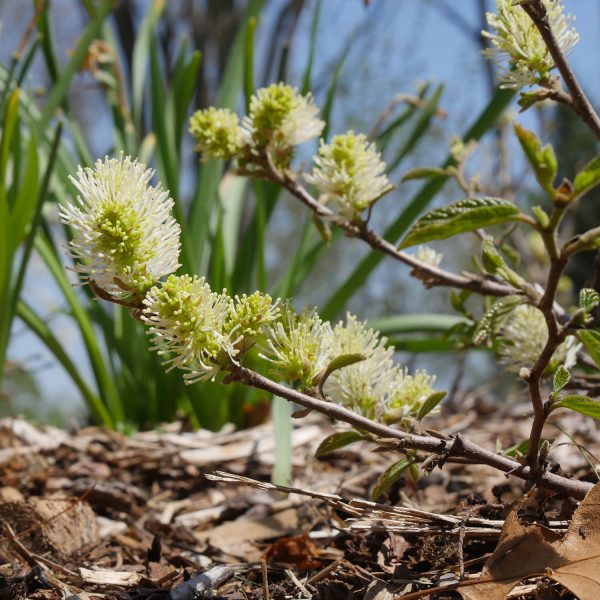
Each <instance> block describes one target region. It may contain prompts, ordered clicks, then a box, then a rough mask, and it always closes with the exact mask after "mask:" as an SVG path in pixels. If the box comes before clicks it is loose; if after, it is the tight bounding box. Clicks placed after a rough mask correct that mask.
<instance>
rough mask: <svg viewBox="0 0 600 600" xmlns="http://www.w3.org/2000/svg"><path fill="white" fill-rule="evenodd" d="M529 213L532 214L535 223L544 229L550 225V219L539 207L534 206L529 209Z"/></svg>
mask: <svg viewBox="0 0 600 600" xmlns="http://www.w3.org/2000/svg"><path fill="white" fill-rule="evenodd" d="M531 212H533V214H534V216H535V219H536V221H537V222H538V223H539V224H540V225H541V226H542V227H543V228H544V229H546V227H548V225H550V217H549V216H548V213H547V212H546V211H545V210H544V209H543V208H542V207H541V206H534V207H533V208H532V209H531Z"/></svg>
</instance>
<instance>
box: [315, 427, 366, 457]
mask: <svg viewBox="0 0 600 600" xmlns="http://www.w3.org/2000/svg"><path fill="white" fill-rule="evenodd" d="M362 439H364V438H363V436H362V435H361V434H360V433H358V431H340V432H339V433H334V434H332V435H329V436H327V437H326V438H325V439H324V440H323V441H322V442H321V443H320V444H319V447H318V448H317V451H316V452H315V456H316V457H317V458H319V457H321V456H325V454H329V453H330V452H333V451H334V450H339V449H340V448H344V447H345V446H349V445H350V444H354V443H355V442H360V441H361V440H362Z"/></svg>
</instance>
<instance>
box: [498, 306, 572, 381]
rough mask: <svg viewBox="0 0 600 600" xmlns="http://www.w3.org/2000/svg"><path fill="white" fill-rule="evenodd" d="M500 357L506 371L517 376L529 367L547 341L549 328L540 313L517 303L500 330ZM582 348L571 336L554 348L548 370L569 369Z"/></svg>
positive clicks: (534, 308) (533, 307) (533, 308)
mask: <svg viewBox="0 0 600 600" xmlns="http://www.w3.org/2000/svg"><path fill="white" fill-rule="evenodd" d="M500 333H501V338H500V347H499V350H498V352H499V355H500V359H501V360H502V361H503V362H505V363H506V364H507V368H508V370H509V371H512V372H514V373H519V371H520V370H521V369H522V368H523V367H527V368H531V367H532V366H533V365H534V364H535V362H536V361H537V359H538V358H539V356H540V354H541V353H542V350H543V349H544V346H545V345H546V342H547V341H548V326H547V325H546V319H545V318H544V315H543V314H542V312H541V311H540V310H539V309H537V308H536V307H535V306H531V305H530V304H520V305H519V306H517V307H516V308H515V309H514V310H513V311H512V313H511V315H510V316H509V317H508V318H507V319H506V321H505V323H504V325H503V326H502V329H501V332H500ZM580 348H581V345H580V344H578V343H577V340H576V338H575V337H573V336H569V337H567V339H566V340H565V341H564V342H563V343H562V344H561V345H560V346H559V347H558V348H557V349H556V351H555V352H554V354H553V356H552V359H551V361H550V363H549V367H550V371H553V370H555V369H556V367H558V365H560V364H563V365H564V366H565V368H567V369H569V368H571V367H572V366H573V365H574V364H575V362H576V361H577V352H578V351H579V349H580Z"/></svg>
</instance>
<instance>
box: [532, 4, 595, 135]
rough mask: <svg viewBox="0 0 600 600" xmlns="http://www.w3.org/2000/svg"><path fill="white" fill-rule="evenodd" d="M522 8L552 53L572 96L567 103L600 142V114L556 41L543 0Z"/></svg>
mask: <svg viewBox="0 0 600 600" xmlns="http://www.w3.org/2000/svg"><path fill="white" fill-rule="evenodd" d="M521 6H522V7H523V9H524V10H525V12H526V13H527V14H528V15H529V17H530V18H531V20H532V21H533V22H534V23H535V26H536V27H537V28H538V30H539V32H540V35H541V36H542V39H543V40H544V43H545V44H546V47H547V48H548V52H550V55H551V56H552V58H553V59H554V64H555V65H556V67H557V69H558V71H559V72H560V74H561V76H562V78H563V81H564V82H565V85H566V86H567V88H568V90H569V92H570V94H571V102H565V103H567V104H568V105H569V106H570V107H571V108H572V109H573V110H574V111H575V112H576V113H577V114H578V115H579V116H580V117H581V119H582V121H583V122H584V123H585V124H586V125H587V126H588V127H589V128H590V130H591V131H592V132H593V133H594V135H595V136H596V138H597V139H599V140H600V117H598V113H596V111H595V110H594V108H593V106H592V104H591V102H590V101H589V99H588V97H587V96H586V94H585V92H584V91H583V88H582V87H581V85H580V84H579V81H578V80H577V77H576V76H575V73H574V72H573V70H572V69H571V66H570V65H569V63H568V62H567V59H566V57H565V54H564V52H563V51H562V50H561V47H560V45H559V43H558V41H557V40H556V37H555V35H554V32H553V31H552V27H551V26H550V22H549V20H548V14H547V10H546V6H545V4H544V2H543V0H527V1H526V2H523V3H522V4H521Z"/></svg>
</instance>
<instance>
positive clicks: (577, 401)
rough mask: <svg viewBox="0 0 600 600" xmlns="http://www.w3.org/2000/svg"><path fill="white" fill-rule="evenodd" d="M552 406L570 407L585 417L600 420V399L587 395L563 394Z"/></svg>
mask: <svg viewBox="0 0 600 600" xmlns="http://www.w3.org/2000/svg"><path fill="white" fill-rule="evenodd" d="M554 407H555V408H559V407H562V408H570V409H571V410H574V411H576V412H578V413H581V414H582V415H585V416H586V417H592V418H593V419H598V420H600V401H598V400H594V399H593V398H590V397H588V396H565V397H564V398H561V400H560V402H557V403H556V404H555V405H554Z"/></svg>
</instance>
